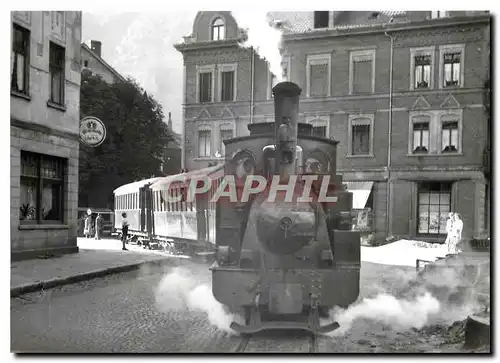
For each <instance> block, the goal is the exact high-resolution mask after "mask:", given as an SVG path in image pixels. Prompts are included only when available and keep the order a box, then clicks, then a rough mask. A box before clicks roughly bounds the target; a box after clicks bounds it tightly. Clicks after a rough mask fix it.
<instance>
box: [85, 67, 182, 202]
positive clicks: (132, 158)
mask: <svg viewBox="0 0 500 363" xmlns="http://www.w3.org/2000/svg"><path fill="white" fill-rule="evenodd" d="M80 116H81V117H82V118H83V117H86V116H94V117H97V118H99V119H100V120H102V122H103V123H104V125H105V126H106V132H107V135H106V139H105V140H104V142H103V143H102V144H101V145H99V146H98V147H88V146H86V145H84V144H80V164H79V205H80V206H84V207H87V206H89V207H94V208H105V207H110V206H112V204H113V190H114V189H115V188H117V187H119V186H120V185H123V184H127V183H131V182H133V181H136V180H141V179H146V178H150V177H153V176H162V175H163V174H162V173H161V172H160V164H161V157H162V153H163V150H164V148H165V147H166V146H167V145H168V143H169V142H170V141H173V137H172V135H171V134H170V132H169V130H168V127H167V125H166V124H165V123H164V122H163V119H164V115H163V111H162V107H161V105H160V104H158V102H157V101H156V100H155V99H154V98H153V97H152V96H149V95H148V94H147V93H146V92H145V91H144V90H143V89H142V88H141V87H140V86H139V85H138V84H137V82H135V81H134V80H133V79H131V78H128V79H127V80H126V81H116V82H115V83H114V84H108V83H106V82H105V81H104V80H103V79H102V78H101V77H100V76H99V75H92V74H91V73H90V72H83V73H82V82H81V89H80Z"/></svg>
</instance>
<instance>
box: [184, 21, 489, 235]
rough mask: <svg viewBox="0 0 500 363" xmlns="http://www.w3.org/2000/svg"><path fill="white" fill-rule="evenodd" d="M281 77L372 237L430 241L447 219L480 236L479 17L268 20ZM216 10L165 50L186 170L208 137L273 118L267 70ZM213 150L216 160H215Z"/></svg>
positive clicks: (210, 145)
mask: <svg viewBox="0 0 500 363" xmlns="http://www.w3.org/2000/svg"><path fill="white" fill-rule="evenodd" d="M269 20H270V21H272V22H273V23H274V24H275V25H276V26H278V27H280V28H281V29H282V31H283V33H284V49H283V62H282V66H283V68H284V76H285V77H286V78H287V79H288V80H290V81H293V82H295V83H297V84H298V85H299V86H300V87H301V88H302V96H301V101H300V102H301V106H300V112H301V114H300V117H301V118H302V122H307V123H311V124H313V126H314V132H315V133H316V134H318V135H324V136H327V137H330V138H333V139H336V140H338V141H339V144H338V155H337V159H338V164H337V166H338V169H339V172H340V173H341V174H342V175H343V178H344V181H345V182H346V184H347V185H348V188H349V189H350V190H352V191H353V193H354V195H355V208H356V209H364V208H367V207H368V208H370V209H371V210H373V212H372V213H373V220H372V230H373V232H374V233H375V238H376V239H383V238H385V237H387V236H395V237H410V238H424V239H426V240H442V239H444V234H445V233H446V232H445V231H444V227H445V222H446V217H447V214H448V212H449V211H453V212H458V213H460V214H461V215H462V218H463V219H464V231H463V234H464V237H465V238H469V237H473V236H479V235H481V234H482V233H483V232H484V230H485V229H486V228H487V222H486V218H485V217H486V209H487V208H486V206H487V205H489V187H488V181H487V180H486V179H485V177H484V166H483V152H484V150H485V147H486V136H487V135H486V134H487V117H486V111H485V107H484V97H483V95H484V82H485V78H486V77H487V73H488V70H489V67H490V61H489V47H490V45H489V31H490V16H489V15H488V14H485V12H464V11H462V12H458V11H455V12H444V11H443V12H431V11H428V12H426V11H415V12H343V11H341V12H329V11H319V12H295V13H292V12H274V13H269ZM242 34H244V31H242V30H240V29H239V28H238V26H237V23H236V21H235V19H234V18H233V17H232V16H231V13H230V12H199V13H198V14H197V16H196V18H195V20H194V24H193V32H192V34H191V35H190V36H187V37H185V38H184V42H183V43H182V44H176V45H175V47H176V49H177V50H178V51H180V52H181V53H182V54H183V58H184V77H185V78H184V80H185V81H184V112H183V117H184V120H183V126H184V140H183V142H184V148H183V151H184V155H183V163H184V165H185V166H186V167H187V168H188V169H197V168H202V167H206V166H207V165H208V164H209V163H213V162H214V161H218V160H220V159H219V158H217V157H216V154H219V153H220V154H224V146H223V143H222V140H223V139H225V138H229V137H234V136H244V135H247V134H248V130H247V124H248V123H256V122H266V121H273V111H274V110H273V102H272V99H271V97H272V95H271V87H272V85H273V84H274V77H273V75H272V74H271V73H270V72H269V68H268V66H267V63H266V62H265V61H263V60H261V59H259V57H258V56H256V55H255V53H254V52H253V50H252V49H251V48H242V47H240V45H239V42H238V40H239V39H241V37H242ZM217 151H218V153H217Z"/></svg>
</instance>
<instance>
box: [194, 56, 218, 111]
mask: <svg viewBox="0 0 500 363" xmlns="http://www.w3.org/2000/svg"><path fill="white" fill-rule="evenodd" d="M201 73H211V74H212V84H211V93H210V95H211V97H210V101H207V102H200V96H201V92H200V74H201ZM214 102H215V65H214V64H211V65H204V66H196V103H203V104H206V103H214Z"/></svg>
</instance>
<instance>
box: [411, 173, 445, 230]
mask: <svg viewBox="0 0 500 363" xmlns="http://www.w3.org/2000/svg"><path fill="white" fill-rule="evenodd" d="M450 211H451V183H439V182H422V183H419V185H418V227H417V233H418V234H431V235H444V234H446V233H447V232H446V220H447V219H448V213H449V212H450Z"/></svg>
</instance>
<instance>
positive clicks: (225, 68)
mask: <svg viewBox="0 0 500 363" xmlns="http://www.w3.org/2000/svg"><path fill="white" fill-rule="evenodd" d="M217 68H218V77H217V82H218V83H217V89H218V91H217V97H218V100H219V102H234V101H236V97H237V96H236V95H237V91H238V86H237V85H238V63H228V64H219V65H218V66H217ZM223 72H234V76H233V99H232V100H230V101H222V73H223Z"/></svg>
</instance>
